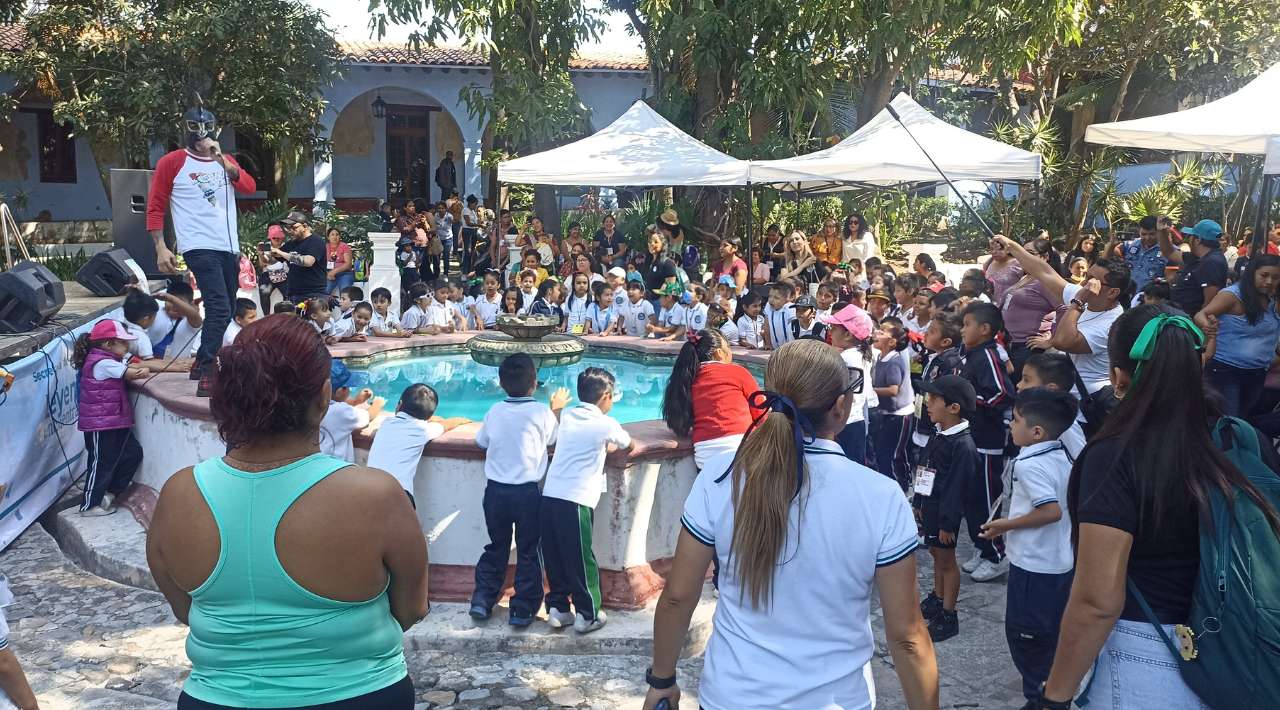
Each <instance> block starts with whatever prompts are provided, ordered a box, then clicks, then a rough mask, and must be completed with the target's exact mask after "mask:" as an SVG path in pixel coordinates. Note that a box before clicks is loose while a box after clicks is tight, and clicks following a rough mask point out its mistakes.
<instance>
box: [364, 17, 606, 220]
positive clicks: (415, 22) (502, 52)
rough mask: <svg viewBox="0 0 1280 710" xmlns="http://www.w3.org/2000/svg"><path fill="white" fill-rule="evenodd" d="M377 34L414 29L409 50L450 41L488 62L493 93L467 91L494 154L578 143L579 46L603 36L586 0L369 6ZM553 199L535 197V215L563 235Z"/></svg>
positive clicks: (582, 119) (541, 192)
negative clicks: (572, 64) (573, 65)
mask: <svg viewBox="0 0 1280 710" xmlns="http://www.w3.org/2000/svg"><path fill="white" fill-rule="evenodd" d="M370 6H371V9H372V10H373V18H372V19H371V21H370V27H371V29H372V30H373V31H374V32H375V33H378V34H382V33H384V32H385V31H386V27H387V25H388V24H399V25H412V26H414V27H415V30H414V32H413V33H412V35H411V36H410V40H409V41H410V44H411V45H413V46H414V47H417V46H418V45H421V44H424V43H425V44H434V43H437V42H439V41H440V40H441V39H443V38H444V37H445V36H447V35H448V34H451V33H454V34H457V35H458V36H460V37H462V38H463V39H464V40H465V41H466V42H467V43H468V44H469V45H471V46H473V47H477V48H479V49H481V50H483V51H485V52H486V53H487V54H488V57H489V70H490V77H491V80H490V85H489V87H488V89H487V90H486V89H485V88H482V87H478V86H471V87H467V88H464V89H463V93H462V98H463V99H464V100H465V101H466V103H467V107H468V110H469V112H470V113H471V116H472V118H475V119H477V120H479V121H480V122H481V124H486V123H487V124H488V125H489V126H490V128H491V130H492V134H493V138H494V148H495V150H496V151H501V152H504V153H507V154H521V153H528V152H536V151H539V150H545V149H547V148H551V147H553V146H555V145H556V144H557V143H559V142H561V141H563V140H565V139H568V138H576V137H579V136H580V135H581V133H582V131H583V129H584V128H585V127H586V126H587V125H588V123H587V119H588V117H589V114H590V112H589V110H588V109H587V108H586V106H584V105H583V104H582V102H581V101H580V100H579V99H578V96H577V92H576V90H575V89H574V86H573V82H572V81H571V80H570V77H569V60H570V59H571V58H572V57H573V55H574V52H575V50H576V49H577V46H578V44H579V43H580V42H583V41H586V40H588V39H591V38H593V37H595V36H596V35H598V34H599V31H600V27H601V23H600V20H599V18H598V17H597V15H596V13H595V12H594V11H593V10H592V9H590V8H588V7H587V5H586V3H585V2H583V1H582V0H490V1H487V2H485V1H481V0H371V2H370ZM554 197H555V193H554V191H552V190H551V189H550V188H547V187H545V186H540V187H537V188H535V191H534V207H535V210H536V211H537V212H538V213H539V214H540V215H542V216H543V217H544V220H546V221H547V228H548V229H549V230H553V231H554V230H558V228H559V225H558V223H559V210H558V209H557V207H556V203H555V199H554Z"/></svg>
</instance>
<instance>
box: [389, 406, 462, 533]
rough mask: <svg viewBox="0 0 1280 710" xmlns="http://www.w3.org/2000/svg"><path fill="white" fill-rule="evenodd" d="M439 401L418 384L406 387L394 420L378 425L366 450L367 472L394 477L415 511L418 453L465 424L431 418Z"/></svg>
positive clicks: (453, 419) (454, 420) (454, 419)
mask: <svg viewBox="0 0 1280 710" xmlns="http://www.w3.org/2000/svg"><path fill="white" fill-rule="evenodd" d="M439 404H440V397H439V396H438V395H437V394H436V391H435V390H433V389H431V388H430V387H429V386H427V385H424V384H422V383H421V382H419V383H417V384H412V385H409V386H408V387H407V388H406V389H405V391H404V392H403V393H402V394H401V395H400V403H399V404H397V405H396V414H395V416H393V417H391V418H389V419H386V420H385V421H383V422H382V423H381V424H379V425H378V433H377V435H375V436H374V437H373V444H372V445H371V446H370V447H369V461H368V462H367V464H366V465H367V466H368V467H369V468H378V469H382V470H383V471H386V472H387V473H389V474H391V475H392V476H393V477H395V479H396V481H398V482H399V483H400V487H401V488H403V489H404V492H405V493H407V494H409V502H410V503H412V504H413V507H414V508H417V507H418V504H417V502H416V501H415V500H414V497H413V479H414V477H415V476H416V475H417V473H418V462H419V461H421V460H422V450H423V449H425V448H426V446H427V444H429V443H431V441H432V440H433V439H436V438H437V437H439V436H440V435H441V434H443V433H445V432H446V431H449V430H450V429H454V428H456V427H458V426H461V425H463V424H466V423H467V421H468V420H467V419H466V418H464V417H453V418H451V419H441V418H440V417H437V416H435V413H436V407H437V406H438V405H439Z"/></svg>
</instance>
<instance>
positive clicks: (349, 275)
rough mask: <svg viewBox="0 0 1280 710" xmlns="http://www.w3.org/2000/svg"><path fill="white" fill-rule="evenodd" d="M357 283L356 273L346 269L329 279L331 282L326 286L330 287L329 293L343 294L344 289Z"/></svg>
mask: <svg viewBox="0 0 1280 710" xmlns="http://www.w3.org/2000/svg"><path fill="white" fill-rule="evenodd" d="M355 285H356V275H355V273H354V272H351V271H344V272H342V273H340V274H338V278H336V279H329V283H328V286H326V288H328V289H329V293H331V294H335V295H341V293H342V289H344V288H347V287H350V286H355Z"/></svg>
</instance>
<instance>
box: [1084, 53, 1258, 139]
mask: <svg viewBox="0 0 1280 710" xmlns="http://www.w3.org/2000/svg"><path fill="white" fill-rule="evenodd" d="M1278 96H1280V64H1278V65H1276V66H1274V67H1271V68H1270V69H1268V70H1266V71H1265V72H1263V73H1262V74H1259V75H1258V77H1257V78H1256V79H1254V80H1253V81H1251V82H1249V83H1248V84H1246V85H1245V86H1244V88H1242V89H1240V90H1239V91H1237V92H1235V93H1234V94H1231V95H1229V96H1224V97H1222V98H1220V99H1218V100H1217V101H1210V102H1209V103H1207V104H1203V105H1201V106H1196V107H1194V108H1189V109H1186V110H1185V111H1175V112H1173V113H1166V114H1161V115H1159V116H1150V117H1147V118H1136V119H1133V120H1131V121H1116V122H1115V123H1097V124H1094V125H1092V126H1089V128H1088V129H1087V130H1085V133H1084V139H1085V140H1086V141H1088V142H1090V143H1099V144H1102V145H1119V146H1128V147H1132V148H1151V149H1154V150H1177V151H1186V152H1199V153H1249V154H1253V155H1262V154H1264V153H1266V150H1267V139H1268V138H1270V137H1272V136H1280V99H1278V98H1277V97H1278Z"/></svg>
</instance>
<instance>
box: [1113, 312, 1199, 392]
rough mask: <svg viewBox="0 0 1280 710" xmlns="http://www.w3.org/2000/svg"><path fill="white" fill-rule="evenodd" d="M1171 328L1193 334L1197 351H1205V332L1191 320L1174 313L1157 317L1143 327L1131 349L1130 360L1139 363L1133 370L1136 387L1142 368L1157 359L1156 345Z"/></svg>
mask: <svg viewBox="0 0 1280 710" xmlns="http://www.w3.org/2000/svg"><path fill="white" fill-rule="evenodd" d="M1169 326H1173V327H1175V328H1181V329H1183V330H1185V331H1187V332H1188V333H1190V334H1191V339H1192V340H1193V341H1195V345H1196V350H1203V349H1204V332H1203V331H1201V330H1200V328H1199V327H1198V326H1196V324H1195V322H1194V321H1192V320H1191V319H1190V318H1188V317H1186V316H1183V315H1174V314H1172V313H1161V314H1159V315H1157V316H1156V317H1155V318H1152V319H1151V320H1149V321H1147V322H1146V325H1143V326H1142V332H1140V333H1139V334H1138V339H1137V340H1135V341H1133V347H1132V348H1130V349H1129V358H1130V359H1132V360H1134V361H1135V362H1136V363H1137V366H1135V367H1134V368H1133V384H1134V385H1137V384H1138V377H1139V376H1140V375H1141V374H1142V366H1143V365H1145V364H1147V363H1148V362H1150V361H1151V358H1153V357H1155V354H1156V344H1157V343H1158V342H1159V340H1160V333H1161V332H1163V331H1164V329H1165V328H1167V327H1169Z"/></svg>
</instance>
